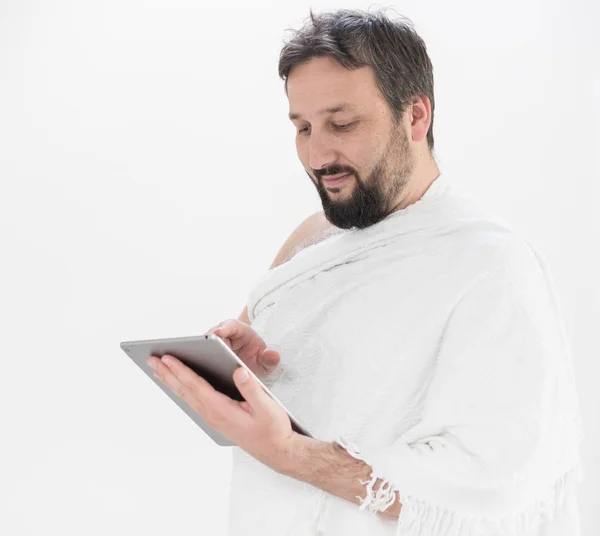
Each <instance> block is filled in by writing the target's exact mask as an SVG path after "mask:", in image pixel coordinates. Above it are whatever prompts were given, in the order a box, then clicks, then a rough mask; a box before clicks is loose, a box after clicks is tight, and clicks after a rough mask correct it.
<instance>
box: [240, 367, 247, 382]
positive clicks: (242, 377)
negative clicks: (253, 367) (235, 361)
mask: <svg viewBox="0 0 600 536" xmlns="http://www.w3.org/2000/svg"><path fill="white" fill-rule="evenodd" d="M238 378H239V382H240V383H244V382H245V381H246V380H247V379H248V371H247V370H246V369H245V368H243V369H242V372H240V373H239V375H238Z"/></svg>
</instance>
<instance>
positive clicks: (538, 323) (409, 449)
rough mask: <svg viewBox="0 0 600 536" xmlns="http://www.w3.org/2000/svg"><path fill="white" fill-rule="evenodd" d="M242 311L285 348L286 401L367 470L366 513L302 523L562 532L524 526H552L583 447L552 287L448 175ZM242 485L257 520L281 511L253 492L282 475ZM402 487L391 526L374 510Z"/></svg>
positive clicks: (491, 533) (261, 290) (537, 259)
mask: <svg viewBox="0 0 600 536" xmlns="http://www.w3.org/2000/svg"><path fill="white" fill-rule="evenodd" d="M247 305H248V314H249V318H250V320H251V322H252V326H253V328H254V329H255V330H256V331H257V333H259V334H260V335H261V336H262V337H263V339H264V340H265V341H266V342H267V344H268V345H269V346H270V347H272V348H275V349H277V350H278V351H279V352H280V355H281V363H280V368H279V370H278V372H277V375H276V376H273V377H272V378H270V383H269V388H270V390H271V391H272V392H273V394H274V395H275V396H276V397H277V398H278V399H279V400H280V401H281V402H282V403H283V404H284V405H285V406H286V407H287V408H288V409H289V410H290V411H291V412H292V413H293V414H294V416H295V417H296V418H297V419H298V420H299V421H300V423H301V424H302V425H303V426H304V427H305V428H306V429H307V430H309V431H310V433H311V434H312V435H313V436H314V437H315V438H317V439H320V440H323V441H336V440H337V441H338V443H340V444H342V443H345V445H346V447H344V448H347V446H348V445H354V446H355V447H356V449H355V452H354V454H355V455H358V454H359V453H360V456H362V457H364V459H365V460H366V463H368V465H370V466H371V468H372V475H371V479H370V480H368V481H363V482H362V483H361V485H362V486H363V489H364V494H363V498H364V500H363V501H362V502H361V504H360V506H358V507H357V506H356V505H354V504H350V503H348V504H346V503H343V502H341V501H339V500H337V498H336V497H331V496H328V497H327V500H326V501H325V502H324V503H323V502H319V505H320V506H319V508H318V511H313V510H312V509H311V511H307V512H305V513H304V515H305V516H306V519H309V520H316V526H317V527H319V529H322V531H323V532H324V533H326V534H331V535H342V534H343V535H344V536H352V535H353V534H357V535H358V534H366V533H369V534H392V533H393V534H407V535H410V536H425V535H427V536H438V535H440V536H442V535H445V534H446V533H447V534H453V536H475V535H477V536H498V535H499V534H502V535H503V536H504V535H506V534H514V535H518V536H530V535H531V536H533V535H535V536H555V534H556V536H558V534H560V532H556V533H551V532H540V533H539V534H538V533H536V532H527V531H528V530H530V529H529V528H527V526H530V527H533V525H531V524H530V525H526V522H525V520H526V519H529V518H528V516H529V515H531V516H533V517H535V516H538V517H539V518H540V523H550V520H551V519H553V518H552V515H553V512H555V511H556V509H557V508H558V507H556V508H554V507H551V506H548V505H550V504H551V502H552V501H551V500H550V499H548V497H549V496H551V495H552V490H553V489H555V488H556V489H557V490H560V489H562V488H561V484H559V483H560V482H561V479H562V478H563V477H564V476H565V475H567V474H569V475H570V476H569V490H571V489H572V486H571V483H572V482H573V480H576V477H575V476H573V475H577V472H576V471H574V468H575V467H577V464H578V460H579V453H578V445H579V443H580V441H581V439H582V438H583V432H582V425H581V421H580V413H579V407H578V400H577V395H576V388H575V380H574V373H573V369H572V357H571V354H570V348H569V345H568V342H567V339H566V334H565V329H564V326H563V323H562V318H561V315H560V306H559V304H558V300H557V297H556V292H555V290H554V284H553V281H552V277H551V274H550V271H549V269H548V266H547V263H546V262H545V260H544V259H543V257H542V256H541V255H540V254H539V252H537V250H536V249H535V248H534V247H533V246H532V245H531V244H530V243H529V242H528V241H526V240H525V239H524V238H523V237H522V236H521V235H520V234H519V233H517V232H516V231H515V230H514V229H512V228H511V227H510V226H509V225H508V224H507V223H506V222H504V221H503V220H502V219H501V218H498V217H497V216H496V215H494V214H493V213H491V212H490V211H489V210H487V209H485V208H483V207H482V206H481V205H480V204H479V203H478V201H477V200H476V199H475V198H473V197H472V196H471V195H469V194H468V193H466V192H465V191H464V189H462V188H461V187H458V186H456V185H454V184H450V183H449V182H448V180H447V179H446V178H445V177H440V178H438V179H437V180H436V181H435V182H434V183H433V184H432V185H431V186H430V188H429V189H428V190H427V192H426V193H425V195H423V197H422V198H421V200H419V201H418V202H416V203H414V204H413V205H410V206H409V207H407V208H406V209H404V210H400V211H397V212H395V213H392V214H391V215H390V216H388V217H387V218H385V219H384V220H383V221H381V222H379V223H378V224H376V225H373V226H372V227H369V228H367V229H363V230H352V231H349V232H347V233H344V234H337V235H334V236H331V237H330V238H328V239H326V240H324V241H322V242H320V243H317V244H314V245H312V246H310V247H307V248H305V249H303V250H302V251H300V252H299V253H298V254H296V255H295V256H294V257H293V258H292V259H291V260H290V261H288V262H286V263H284V264H282V265H280V266H279V267H277V268H275V269H273V270H270V271H269V272H268V273H267V274H265V275H264V276H263V277H262V278H261V279H260V281H258V283H257V284H256V286H255V287H254V289H253V290H252V292H251V293H250V295H249V297H248V302H247ZM342 446H344V445H342ZM347 450H348V449H347ZM240 459H243V458H242V457H240ZM234 475H236V477H237V480H236V482H237V485H238V486H240V485H241V486H242V488H241V490H240V491H239V494H238V497H240V500H242V497H243V500H244V501H250V502H251V505H252V507H251V508H250V507H249V509H250V510H251V511H252V512H253V514H252V515H253V516H254V517H253V520H254V521H255V522H256V523H260V522H262V521H261V520H263V519H266V518H267V517H268V516H270V515H273V514H272V512H273V508H274V505H273V504H269V506H266V505H265V506H263V504H262V502H261V500H260V496H259V495H256V494H254V493H253V491H252V490H251V489H248V490H246V491H247V493H244V487H243V485H242V484H241V483H242V482H248V483H250V482H253V481H260V482H262V484H263V485H264V487H265V489H266V487H267V486H268V481H269V479H270V478H271V476H270V473H268V472H265V471H264V470H263V469H262V468H261V467H260V465H259V464H258V462H257V463H256V464H254V463H253V462H252V461H251V460H246V459H244V463H241V462H240V463H238V464H237V465H234ZM378 480H379V481H380V482H377V481H378ZM273 485H278V486H280V485H281V482H279V481H278V482H273ZM248 486H250V484H248ZM557 486H558V487H557ZM290 487H291V484H290ZM563 488H564V486H563ZM396 491H397V492H398V493H399V494H400V496H401V502H403V501H402V498H404V501H405V502H406V505H404V502H403V512H404V513H403V514H401V517H400V519H399V521H398V523H397V524H395V525H394V526H393V527H392V526H390V524H389V523H386V522H385V521H382V520H381V519H378V516H372V515H371V514H373V513H376V512H380V511H382V510H385V509H386V508H388V507H389V505H390V504H391V499H392V494H393V493H395V492H396ZM302 493H304V494H306V495H307V497H309V496H310V495H311V494H312V493H314V494H318V493H321V492H320V490H316V489H315V490H311V489H310V488H303V491H302ZM557 493H559V495H560V493H561V492H559V491H557ZM572 493H574V492H572ZM572 493H571V491H569V493H568V494H567V495H569V496H570V495H572ZM249 495H251V496H252V497H251V499H249V498H248V496H249ZM270 500H272V498H271V499H270ZM306 504H316V502H315V501H312V502H311V501H310V500H308V498H307V501H306ZM279 506H280V509H281V512H284V510H285V505H284V504H281V505H279ZM350 506H351V507H352V508H353V509H354V510H350V509H349V507H350ZM282 515H283V514H282ZM299 515H301V514H299ZM365 516H366V517H365ZM576 516H577V513H576V511H575V512H574V513H573V514H572V516H571V520H572V523H575V522H576ZM473 520H478V521H473ZM519 520H520V521H519ZM250 521H252V520H250ZM250 521H249V522H250ZM477 523H479V524H477ZM503 523H504V525H503ZM511 523H512V524H513V525H514V527H513V525H511ZM518 523H522V524H523V526H522V527H521V528H518ZM532 523H533V522H532ZM446 525H447V526H448V527H451V529H452V530H454V531H455V532H454V533H452V532H449V531H450V530H451V529H450V528H449V529H444V528H443V527H444V526H446ZM572 526H573V525H569V527H572ZM461 527H462V528H461ZM501 527H503V528H502V530H504V529H506V530H505V532H501V530H500V528H501ZM509 529H510V530H512V531H513V532H510V530H509ZM444 530H446V532H444ZM533 530H534V529H533V528H531V531H533ZM568 530H571V528H569V529H568ZM289 531H290V532H289V533H290V534H294V533H295V531H294V530H293V529H292V528H291V527H290V528H289ZM402 531H404V532H402ZM428 531H429V532H428ZM283 533H286V532H285V531H283Z"/></svg>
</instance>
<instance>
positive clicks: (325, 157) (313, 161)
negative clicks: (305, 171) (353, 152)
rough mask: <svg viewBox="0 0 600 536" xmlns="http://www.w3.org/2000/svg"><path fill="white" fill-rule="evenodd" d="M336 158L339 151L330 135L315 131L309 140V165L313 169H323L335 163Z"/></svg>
mask: <svg viewBox="0 0 600 536" xmlns="http://www.w3.org/2000/svg"><path fill="white" fill-rule="evenodd" d="M336 158H337V152H336V151H335V148H334V146H333V143H332V140H331V139H330V138H329V136H328V135H327V134H326V133H324V132H321V133H316V132H315V131H313V132H312V133H311V135H310V140H309V142H308V165H309V166H310V167H311V168H312V169H321V168H324V167H326V166H330V165H331V164H333V163H334V162H335V160H336Z"/></svg>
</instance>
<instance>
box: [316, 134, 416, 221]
mask: <svg viewBox="0 0 600 536" xmlns="http://www.w3.org/2000/svg"><path fill="white" fill-rule="evenodd" d="M398 127H399V128H397V129H396V132H395V133H394V134H392V137H391V139H390V141H389V143H388V145H387V146H386V148H385V150H384V153H383V156H382V157H381V158H380V159H379V161H378V163H377V165H376V166H375V168H374V169H373V171H372V172H371V174H370V175H369V177H368V178H367V179H366V180H363V179H362V178H361V177H360V175H359V173H358V172H357V171H356V170H355V169H354V168H351V167H348V166H342V165H339V164H333V165H331V166H329V167H327V168H325V169H321V170H318V171H315V172H314V174H315V176H316V178H317V182H316V184H315V182H314V181H313V180H312V178H311V182H312V183H313V184H315V187H316V189H317V192H318V194H319V197H320V198H321V202H322V204H323V211H324V212H325V217H326V218H327V220H328V221H329V222H330V223H332V224H333V225H335V226H336V227H339V228H340V229H351V228H353V227H356V228H357V229H365V228H366V227H370V226H371V225H375V224H376V223H379V222H380V221H381V220H383V219H384V218H386V217H387V216H389V214H391V212H392V211H393V209H394V207H395V205H396V204H397V203H398V197H399V195H400V194H401V192H402V190H404V188H405V186H406V184H407V183H408V181H409V178H410V176H411V174H412V172H413V169H414V160H413V155H412V153H411V150H410V146H409V143H408V135H407V133H406V131H405V130H404V128H403V125H402V123H400V124H399V125H398ZM340 173H350V174H351V175H353V176H354V178H355V182H356V185H355V186H354V189H353V190H352V192H351V194H350V195H349V197H348V198H345V199H335V197H332V194H331V193H329V192H328V189H327V187H326V186H324V185H323V181H322V177H323V176H326V175H337V174H340ZM309 177H310V174H309ZM346 180H347V181H348V180H351V177H348V178H347V179H346ZM348 186H349V185H348V184H344V185H343V186H342V188H344V187H348ZM330 190H333V191H334V192H335V191H338V189H337V188H330Z"/></svg>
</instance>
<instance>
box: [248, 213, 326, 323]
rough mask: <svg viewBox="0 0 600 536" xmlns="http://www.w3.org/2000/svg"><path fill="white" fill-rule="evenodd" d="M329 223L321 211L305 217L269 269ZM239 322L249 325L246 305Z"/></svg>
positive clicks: (288, 256) (285, 260) (281, 261)
mask: <svg viewBox="0 0 600 536" xmlns="http://www.w3.org/2000/svg"><path fill="white" fill-rule="evenodd" d="M330 226H331V224H330V223H329V222H328V221H327V220H326V219H325V215H324V214H323V212H322V211H318V212H315V213H314V214H311V215H310V216H308V218H306V219H305V220H304V221H303V222H302V223H301V224H300V225H299V226H298V227H297V228H296V229H294V231H293V232H292V233H291V234H290V236H289V237H288V238H287V240H286V241H285V242H284V243H283V245H282V246H281V249H280V250H279V251H278V253H277V255H276V256H275V259H274V260H273V263H272V264H271V266H270V268H269V270H272V269H273V268H276V267H277V266H279V265H280V264H283V263H284V262H287V261H289V260H290V259H291V258H292V257H293V255H294V254H295V253H297V251H295V250H296V248H297V247H298V246H299V245H300V244H302V243H303V242H305V241H306V240H307V239H308V238H310V237H311V236H314V235H316V234H318V233H320V232H321V231H322V230H323V229H325V228H327V227H330ZM238 320H239V321H240V322H244V323H245V324H248V325H250V319H249V318H248V306H245V307H244V310H243V311H242V312H241V313H240V316H238Z"/></svg>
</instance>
